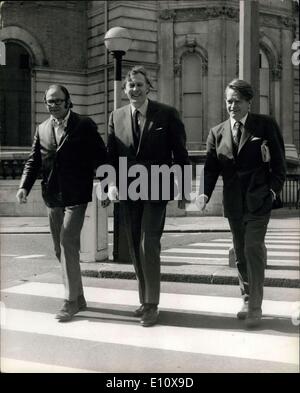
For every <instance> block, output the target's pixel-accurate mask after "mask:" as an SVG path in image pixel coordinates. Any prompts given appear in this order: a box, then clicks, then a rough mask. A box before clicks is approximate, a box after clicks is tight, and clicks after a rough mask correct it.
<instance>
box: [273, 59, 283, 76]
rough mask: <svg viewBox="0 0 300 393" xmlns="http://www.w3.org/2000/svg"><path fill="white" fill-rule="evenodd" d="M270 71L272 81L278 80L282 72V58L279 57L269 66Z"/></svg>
mask: <svg viewBox="0 0 300 393" xmlns="http://www.w3.org/2000/svg"><path fill="white" fill-rule="evenodd" d="M271 72H272V79H273V80H274V81H278V80H280V79H281V74H282V59H281V58H280V59H279V60H278V63H277V64H276V65H275V66H274V67H272V68H271Z"/></svg>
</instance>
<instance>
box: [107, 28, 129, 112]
mask: <svg viewBox="0 0 300 393" xmlns="http://www.w3.org/2000/svg"><path fill="white" fill-rule="evenodd" d="M131 42H132V39H131V37H130V34H129V31H128V30H127V29H125V28H124V27H112V28H111V29H110V30H108V31H107V33H106V34H105V37H104V44H105V46H106V48H107V50H108V51H109V52H110V53H111V54H112V56H113V58H114V72H115V75H114V110H116V109H117V108H119V107H120V106H121V83H122V57H123V56H124V55H125V53H126V52H127V51H128V49H129V48H130V45H131Z"/></svg>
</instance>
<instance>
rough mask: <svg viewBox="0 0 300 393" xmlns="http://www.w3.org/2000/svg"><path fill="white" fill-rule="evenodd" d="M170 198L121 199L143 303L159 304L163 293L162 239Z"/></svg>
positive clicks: (130, 252)
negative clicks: (158, 199)
mask: <svg viewBox="0 0 300 393" xmlns="http://www.w3.org/2000/svg"><path fill="white" fill-rule="evenodd" d="M166 206H167V201H163V202H148V201H136V202H131V201H126V202H120V214H123V215H124V222H125V231H126V236H127V242H128V247H129V255H130V257H131V260H132V262H133V265H134V268H135V273H136V277H137V280H138V285H139V300H140V303H141V304H144V303H151V304H158V303H159V297H160V251H161V244H160V239H161V236H162V233H163V229H164V225H165V217H166Z"/></svg>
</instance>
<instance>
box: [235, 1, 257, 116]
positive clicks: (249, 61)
mask: <svg viewBox="0 0 300 393" xmlns="http://www.w3.org/2000/svg"><path fill="white" fill-rule="evenodd" d="M239 42H240V51H239V54H240V58H239V78H240V79H244V80H245V81H247V82H248V83H250V84H251V86H252V87H253V89H254V98H253V100H252V104H251V111H252V112H254V113H259V4H258V1H257V0H241V1H240V40H239Z"/></svg>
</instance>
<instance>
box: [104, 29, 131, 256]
mask: <svg viewBox="0 0 300 393" xmlns="http://www.w3.org/2000/svg"><path fill="white" fill-rule="evenodd" d="M131 42H132V39H131V36H130V34H129V31H128V30H127V29H125V28H124V27H113V28H111V29H110V30H108V31H107V33H106V34H105V37H104V44H105V46H106V48H107V50H108V51H109V52H110V53H111V54H112V56H113V58H114V73H115V74H114V110H116V109H118V108H119V107H120V106H121V101H122V100H121V97H122V96H121V90H122V57H123V56H124V55H125V53H126V52H127V51H128V49H129V48H130V45H131ZM121 226H122V217H120V209H119V204H118V203H115V204H114V235H113V236H114V240H113V244H114V245H113V258H114V261H119V260H120V257H121V258H125V260H124V262H127V259H128V258H129V255H127V253H126V252H125V250H126V248H127V247H126V246H124V245H126V238H125V236H124V233H121V232H122V231H121ZM125 254H126V255H125Z"/></svg>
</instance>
